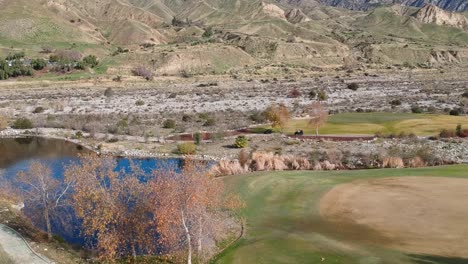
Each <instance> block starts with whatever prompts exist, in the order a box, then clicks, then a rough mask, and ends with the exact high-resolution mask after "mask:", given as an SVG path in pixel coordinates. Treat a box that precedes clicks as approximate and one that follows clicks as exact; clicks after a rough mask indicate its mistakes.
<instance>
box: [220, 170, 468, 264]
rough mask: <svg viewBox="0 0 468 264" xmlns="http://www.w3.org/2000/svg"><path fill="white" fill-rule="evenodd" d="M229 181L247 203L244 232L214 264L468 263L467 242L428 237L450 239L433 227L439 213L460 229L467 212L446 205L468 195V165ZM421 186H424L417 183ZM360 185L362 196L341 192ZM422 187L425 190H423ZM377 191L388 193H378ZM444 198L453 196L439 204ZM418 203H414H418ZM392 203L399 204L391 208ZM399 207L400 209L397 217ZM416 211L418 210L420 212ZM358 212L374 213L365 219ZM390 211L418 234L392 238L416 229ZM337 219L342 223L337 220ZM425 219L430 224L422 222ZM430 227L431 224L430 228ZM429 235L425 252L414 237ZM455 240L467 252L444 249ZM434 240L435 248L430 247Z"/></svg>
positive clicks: (301, 173) (300, 173)
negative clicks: (406, 220)
mask: <svg viewBox="0 0 468 264" xmlns="http://www.w3.org/2000/svg"><path fill="white" fill-rule="evenodd" d="M440 177H441V178H440ZM465 178H466V179H465ZM224 180H225V181H226V184H227V187H228V188H229V189H230V190H232V191H234V192H237V193H239V194H240V195H241V196H242V197H243V199H244V200H245V202H246V207H245V209H244V210H243V211H242V217H243V218H244V222H245V231H244V234H243V236H242V238H240V239H239V240H238V241H237V242H235V243H234V244H232V245H231V246H230V247H229V248H227V249H226V250H225V251H224V252H222V253H221V254H220V255H219V256H218V257H217V258H215V259H214V260H213V263H346V264H353V263H360V264H374V263H375V264H377V263H408V264H409V263H413V264H419V263H420V264H424V263H429V264H434V263H436V264H442V263H444V264H461V263H468V259H467V258H466V257H465V255H466V254H467V252H465V251H464V248H468V244H463V243H468V242H467V241H468V240H463V241H459V240H457V238H456V237H452V236H450V234H449V235H447V236H446V237H444V238H443V239H442V238H441V239H440V241H438V239H437V236H435V237H436V238H435V239H434V235H436V234H437V233H435V234H434V233H430V232H429V231H430V230H432V228H433V227H434V226H435V227H438V228H439V229H440V228H442V230H436V231H435V232H444V230H443V228H444V224H445V223H440V222H433V223H432V222H431V221H440V219H444V218H443V217H441V216H440V215H439V213H440V214H445V213H447V215H448V216H450V217H447V219H448V220H447V221H455V222H454V223H458V222H462V221H459V220H457V217H456V216H457V214H462V215H460V217H459V218H461V219H466V218H464V217H466V216H467V215H468V206H466V207H463V208H458V207H457V204H460V205H462V204H463V203H460V202H459V201H458V202H457V201H454V202H457V203H454V204H453V205H451V203H444V200H443V199H448V198H449V199H455V198H457V197H464V196H466V195H468V191H460V190H468V188H461V187H460V184H463V185H464V184H467V185H466V186H468V165H454V166H441V167H432V168H418V169H379V170H360V171H287V172H286V171H285V172H259V173H251V174H246V175H238V176H229V177H225V178H224ZM400 180H401V182H400ZM455 180H457V181H458V182H457V181H455ZM367 181H368V182H369V183H370V184H367V183H366V182H367ZM381 181H382V182H381ZM419 181H420V182H421V184H418V182H419ZM356 182H357V183H358V184H364V183H365V184H364V185H363V186H364V187H365V188H364V187H363V189H362V192H360V191H359V190H360V189H353V190H358V191H353V192H349V193H346V192H343V191H342V190H351V189H352V188H351V187H352V186H354V187H356V186H355V184H356ZM425 182H427V184H426V183H425ZM444 183H446V184H444ZM348 184H350V186H349V187H348V186H347V185H348ZM419 185H421V186H424V188H422V187H421V188H419V187H420V186H419ZM375 186H380V187H379V188H382V189H381V190H379V191H374V190H375ZM450 186H452V187H453V188H454V189H453V190H451V189H447V188H452V187H450ZM366 188H367V189H366ZM413 189H414V190H413ZM432 190H434V191H432ZM401 193H403V195H401ZM379 194H382V196H380V195H379ZM413 194H414V195H413ZM446 194H447V195H449V196H447V197H441V196H444V195H446ZM325 196H327V197H325ZM324 197H325V198H324ZM412 197H415V198H414V199H415V201H414V202H413V203H412V201H411V200H412ZM425 197H426V198H425ZM379 199H380V200H379ZM398 199H399V200H398ZM403 199H407V200H408V202H405V201H404V200H403ZM393 200H395V201H398V203H395V204H393V203H392V201H393ZM425 200H427V203H426V202H425ZM363 201H364V202H363ZM379 201H380V202H382V204H379ZM325 202H327V204H326V205H324V203H325ZM330 202H331V203H330ZM372 202H374V204H372ZM332 203H336V205H335V204H332ZM445 204H447V205H451V206H445ZM396 205H398V206H401V207H402V209H401V210H399V207H398V206H396ZM343 206H344V207H343ZM346 206H351V208H345V207H346ZM352 206H361V207H360V208H352ZM380 206H389V207H388V208H389V209H388V210H385V209H382V208H377V209H375V207H380ZM411 206H415V208H414V210H416V211H415V212H413V211H412V210H411V208H412V207H411ZM340 208H341V209H340ZM366 208H370V209H368V210H367V209H366ZM347 210H349V212H348V211H347ZM359 210H361V211H359ZM389 210H393V211H389ZM444 210H447V212H445V211H444ZM359 212H361V213H362V212H364V213H365V212H369V214H368V215H360V214H358V213H359ZM378 212H383V216H382V217H380V218H379V217H378V215H377V216H376V215H372V213H378ZM391 212H394V214H402V216H404V217H408V219H410V221H412V220H414V221H416V222H415V224H414V225H413V226H415V225H417V227H418V228H419V231H418V232H417V231H414V232H412V231H413V230H410V231H409V232H406V233H403V234H397V233H395V234H392V233H391V230H397V231H398V232H400V233H402V231H404V230H405V229H404V228H408V227H409V228H412V225H411V223H406V222H404V221H400V220H398V221H399V222H401V223H400V224H399V222H398V221H397V220H396V219H399V217H398V216H396V217H389V215H388V214H390V213H391ZM434 212H435V213H434ZM337 214H338V215H340V216H342V217H341V218H339V217H337ZM432 214H436V216H433V215H432ZM419 215H420V216H421V218H424V219H419V218H418V216H419ZM454 216H455V217H454ZM353 217H354V218H353ZM356 217H360V218H356ZM411 219H412V220H411ZM450 219H451V220H450ZM385 223H388V225H386V224H385ZM454 223H452V222H447V223H446V224H447V225H453V224H454ZM425 224H428V225H427V227H428V228H426V229H425V228H424V227H425ZM464 226H465V225H462V226H460V228H461V229H462V230H460V232H459V233H456V234H454V235H455V236H459V235H460V236H468V234H466V233H464V232H468V231H467V228H465V227H464ZM387 227H388V228H387ZM379 228H381V229H379ZM385 228H387V229H385ZM392 228H393V229H392ZM434 229H435V228H434ZM449 229H450V230H448V229H447V232H457V230H455V231H453V230H454V229H456V226H451V227H450V228H449ZM426 231H427V232H429V233H430V234H428V237H421V241H426V242H428V243H427V244H423V245H426V248H423V249H422V250H421V244H418V241H414V240H415V239H414V238H415V236H417V235H421V236H424V235H425V234H426V233H427V232H426ZM395 232H396V231H395ZM407 233H409V234H407ZM399 235H401V236H399ZM411 235H412V236H411ZM406 236H409V237H410V238H407V237H406ZM400 239H401V240H400ZM450 239H454V240H455V241H454V243H459V244H461V245H457V247H458V248H461V249H462V251H463V252H458V251H456V250H455V251H453V252H452V251H450V250H449V249H447V248H443V249H441V250H439V249H438V248H441V247H444V246H446V245H447V243H449V244H450V243H451V242H452V241H451V240H450ZM431 240H432V242H435V243H429V242H431ZM438 242H440V243H442V244H440V245H439V244H438ZM411 243H413V244H411ZM414 243H416V244H414ZM431 247H434V248H431ZM437 247H438V248H437ZM426 252H435V253H441V254H442V253H443V254H444V255H439V254H426Z"/></svg>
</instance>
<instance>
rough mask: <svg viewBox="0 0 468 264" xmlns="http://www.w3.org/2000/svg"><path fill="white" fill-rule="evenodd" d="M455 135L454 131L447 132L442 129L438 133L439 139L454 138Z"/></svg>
mask: <svg viewBox="0 0 468 264" xmlns="http://www.w3.org/2000/svg"><path fill="white" fill-rule="evenodd" d="M455 135H456V133H455V131H452V130H448V129H442V131H440V133H439V137H441V138H451V137H455Z"/></svg>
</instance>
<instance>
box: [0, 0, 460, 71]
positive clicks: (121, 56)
mask: <svg viewBox="0 0 468 264" xmlns="http://www.w3.org/2000/svg"><path fill="white" fill-rule="evenodd" d="M320 1H325V0H232V1H231V0H229V1H227V0H101V1H95V0H42V1H30V0H15V1H1V0H0V57H2V56H6V55H8V54H11V53H14V52H18V51H24V52H25V53H26V55H27V56H28V57H31V58H34V57H44V58H45V57H46V56H48V55H45V53H44V52H41V50H42V49H43V47H44V46H50V48H52V49H73V50H77V51H79V52H81V53H83V54H94V55H96V56H98V57H99V58H100V59H101V61H102V64H101V65H102V68H101V69H99V71H100V72H105V73H107V74H109V75H129V74H131V72H132V69H134V68H135V67H137V66H142V65H143V66H145V67H148V68H151V69H152V71H153V72H154V73H155V74H157V75H183V76H192V75H197V74H231V75H233V76H238V75H242V74H246V75H252V74H254V75H261V74H288V75H293V74H302V75H303V74H304V73H306V72H308V71H317V70H320V71H322V70H329V69H343V68H365V67H382V68H388V67H401V66H402V65H405V67H439V66H443V65H457V66H464V65H465V64H468V51H467V50H468V48H467V47H468V31H466V30H467V28H466V19H465V18H464V17H463V16H462V15H461V14H455V13H451V12H447V11H444V10H442V9H440V8H437V7H435V6H434V5H428V6H426V7H424V8H422V9H420V8H415V7H407V6H401V5H394V6H389V7H380V8H376V9H373V10H370V11H366V12H362V11H352V10H347V9H342V8H335V7H330V6H324V5H320V4H319V2H320ZM337 1H339V0H336V1H335V2H337ZM348 1H351V2H354V1H353V0H348ZM355 1H356V2H359V1H357V0H355ZM388 1H389V2H392V1H390V0H388ZM366 2H367V1H366ZM337 3H338V2H337ZM448 26H450V27H451V28H448Z"/></svg>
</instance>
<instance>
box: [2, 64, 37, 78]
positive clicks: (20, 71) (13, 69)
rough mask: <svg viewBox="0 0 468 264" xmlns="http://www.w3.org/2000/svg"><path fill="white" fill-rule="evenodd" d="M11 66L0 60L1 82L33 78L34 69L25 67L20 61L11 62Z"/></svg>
mask: <svg viewBox="0 0 468 264" xmlns="http://www.w3.org/2000/svg"><path fill="white" fill-rule="evenodd" d="M10 63H11V66H10V64H9V62H7V61H6V60H2V59H0V80H6V79H8V78H11V77H19V76H32V75H33V69H32V67H30V66H25V65H24V64H23V62H21V61H20V60H19V59H15V60H14V61H11V62H10Z"/></svg>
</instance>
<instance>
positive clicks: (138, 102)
mask: <svg viewBox="0 0 468 264" xmlns="http://www.w3.org/2000/svg"><path fill="white" fill-rule="evenodd" d="M135 105H137V106H142V105H145V102H144V101H143V100H137V101H136V102H135Z"/></svg>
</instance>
